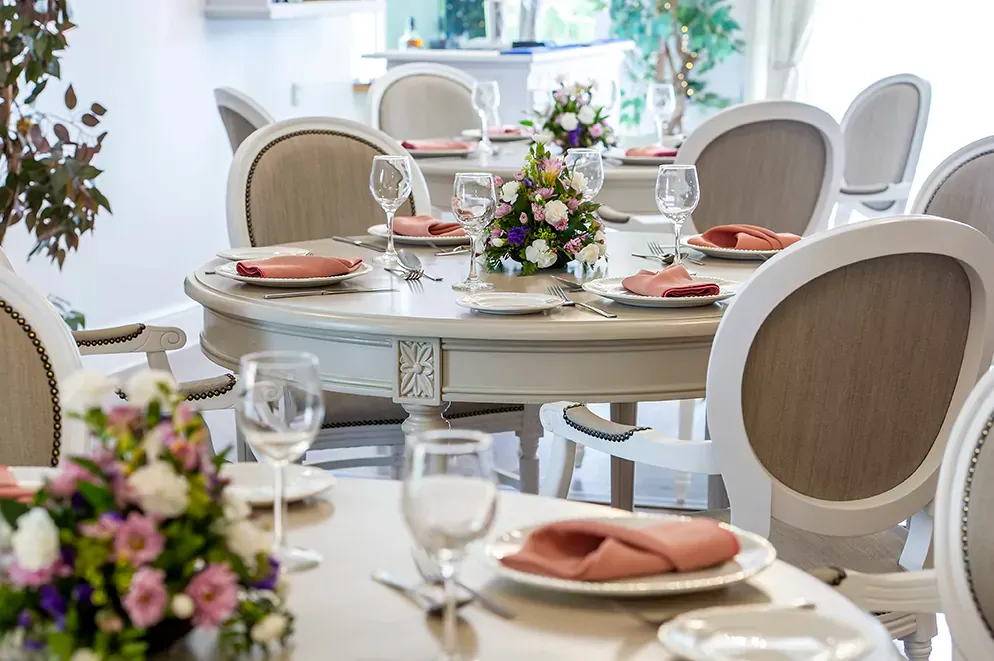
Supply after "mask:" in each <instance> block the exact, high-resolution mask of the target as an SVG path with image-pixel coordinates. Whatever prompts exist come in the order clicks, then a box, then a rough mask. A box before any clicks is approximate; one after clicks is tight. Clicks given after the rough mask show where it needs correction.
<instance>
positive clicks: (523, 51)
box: [500, 39, 627, 55]
mask: <svg viewBox="0 0 994 661" xmlns="http://www.w3.org/2000/svg"><path fill="white" fill-rule="evenodd" d="M619 41H627V40H626V39H598V40H597V41H588V42H586V43H581V44H551V43H547V44H545V45H544V46H519V47H517V48H508V49H505V50H502V51H501V52H500V54H501V55H528V54H530V53H540V52H544V51H551V50H564V49H567V48H589V47H590V46H600V45H601V44H614V43H618V42H619Z"/></svg>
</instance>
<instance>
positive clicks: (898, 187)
mask: <svg viewBox="0 0 994 661" xmlns="http://www.w3.org/2000/svg"><path fill="white" fill-rule="evenodd" d="M910 194H911V184H910V183H907V182H901V183H897V184H887V183H883V184H862V185H856V184H843V185H842V186H841V187H840V188H839V201H846V200H849V201H852V202H891V201H897V200H906V199H908V196H909V195H910Z"/></svg>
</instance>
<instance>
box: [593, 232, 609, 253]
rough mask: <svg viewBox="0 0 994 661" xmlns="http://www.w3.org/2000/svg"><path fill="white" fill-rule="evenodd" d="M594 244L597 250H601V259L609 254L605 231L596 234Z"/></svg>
mask: <svg viewBox="0 0 994 661" xmlns="http://www.w3.org/2000/svg"><path fill="white" fill-rule="evenodd" d="M594 243H596V244H597V249H598V250H600V253H601V257H603V256H604V255H605V254H607V237H605V236H604V232H603V231H599V232H597V234H594Z"/></svg>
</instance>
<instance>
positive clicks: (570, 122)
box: [559, 112, 580, 131]
mask: <svg viewBox="0 0 994 661" xmlns="http://www.w3.org/2000/svg"><path fill="white" fill-rule="evenodd" d="M559 125H560V126H562V127H563V129H564V130H566V131H574V130H576V127H577V126H579V125H580V121H579V120H578V119H577V118H576V114H575V113H571V112H564V113H563V114H561V115H560V116H559Z"/></svg>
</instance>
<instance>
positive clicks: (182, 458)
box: [169, 438, 200, 471]
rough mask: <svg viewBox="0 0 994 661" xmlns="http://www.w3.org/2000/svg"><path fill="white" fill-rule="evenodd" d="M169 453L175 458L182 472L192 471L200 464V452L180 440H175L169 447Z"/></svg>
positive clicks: (195, 447)
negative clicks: (181, 467)
mask: <svg viewBox="0 0 994 661" xmlns="http://www.w3.org/2000/svg"><path fill="white" fill-rule="evenodd" d="M169 452H171V453H172V455H173V456H174V457H176V459H177V461H179V463H180V465H182V466H183V470H185V471H192V470H193V469H194V468H196V467H197V464H198V463H199V462H200V451H199V450H198V449H197V446H196V445H194V444H193V443H190V442H189V441H186V440H184V439H182V438H177V439H176V440H175V441H173V442H172V444H171V445H170V446H169Z"/></svg>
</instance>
